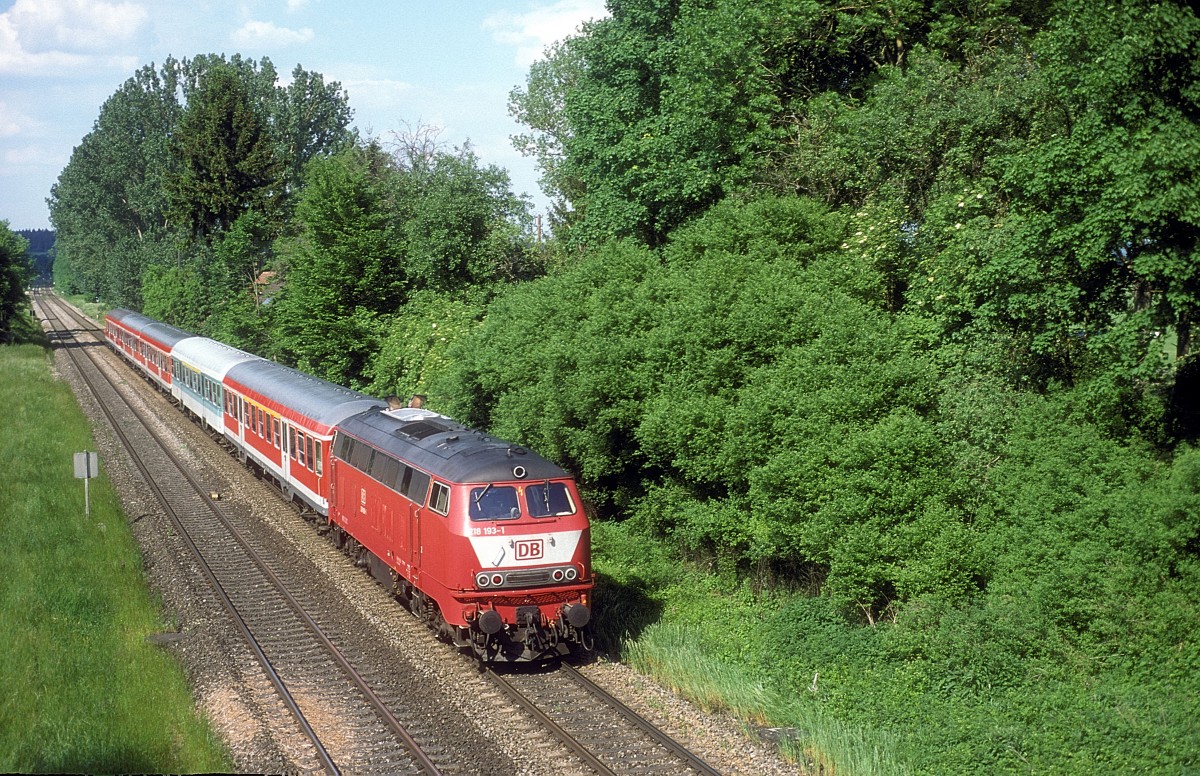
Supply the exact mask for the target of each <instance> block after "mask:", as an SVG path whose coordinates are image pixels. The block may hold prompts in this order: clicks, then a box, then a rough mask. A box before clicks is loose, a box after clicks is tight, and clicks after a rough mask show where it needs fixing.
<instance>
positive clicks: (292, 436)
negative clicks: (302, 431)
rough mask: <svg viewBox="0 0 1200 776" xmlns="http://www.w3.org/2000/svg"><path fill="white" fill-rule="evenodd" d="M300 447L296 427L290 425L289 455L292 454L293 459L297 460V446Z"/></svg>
mask: <svg viewBox="0 0 1200 776" xmlns="http://www.w3.org/2000/svg"><path fill="white" fill-rule="evenodd" d="M298 447H299V445H297V444H296V429H294V428H292V427H291V426H288V451H289V452H288V455H290V456H292V460H293V461H295V460H297V459H296V448H298Z"/></svg>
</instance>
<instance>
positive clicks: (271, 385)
mask: <svg viewBox="0 0 1200 776" xmlns="http://www.w3.org/2000/svg"><path fill="white" fill-rule="evenodd" d="M226 379H227V380H228V382H229V383H230V384H231V386H232V387H235V388H237V389H239V390H241V391H244V392H246V393H248V394H250V396H251V398H255V399H259V400H262V401H267V402H270V403H272V404H274V405H276V406H275V407H273V409H276V410H277V411H278V410H283V409H285V408H288V409H291V410H293V411H295V412H296V413H299V415H302V416H304V417H306V418H309V419H311V420H314V421H316V422H317V423H318V424H320V425H322V426H324V427H325V428H323V429H321V431H322V432H326V431H328V430H329V427H332V426H334V425H336V424H337V423H338V422H339V421H341V420H343V419H345V418H347V417H350V416H351V415H355V414H358V413H360V412H365V411H367V410H369V409H372V408H374V407H385V406H387V405H386V404H385V403H384V402H383V401H381V400H379V399H375V398H372V397H370V396H367V395H366V394H365V393H359V392H358V391H352V390H350V389H349V388H343V387H342V386H340V385H335V384H334V383H331V382H329V381H327V380H322V379H321V378H319V377H313V376H312V375H306V374H304V373H303V372H297V371H296V370H295V369H292V368H290V367H286V366H283V365H282V364H276V363H275V362H274V361H266V360H264V359H259V360H256V361H246V362H243V363H240V364H237V365H235V366H234V367H233V368H232V369H230V370H229V374H228V375H227V377H226Z"/></svg>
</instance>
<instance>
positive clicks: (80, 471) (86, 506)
mask: <svg viewBox="0 0 1200 776" xmlns="http://www.w3.org/2000/svg"><path fill="white" fill-rule="evenodd" d="M99 473H100V457H99V456H98V455H96V454H95V453H89V452H83V453H75V479H77V480H83V510H84V512H83V514H84V517H88V518H90V517H91V516H92V497H91V493H90V492H89V490H88V485H89V483H90V481H91V479H92V477H95V476H96V475H97V474H99Z"/></svg>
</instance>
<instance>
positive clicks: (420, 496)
mask: <svg viewBox="0 0 1200 776" xmlns="http://www.w3.org/2000/svg"><path fill="white" fill-rule="evenodd" d="M405 468H406V469H408V471H410V472H412V477H411V478H410V479H409V480H408V484H407V485H405V486H404V490H403V493H404V495H405V496H408V497H409V498H410V499H412V500H413V501H415V502H417V503H418V504H424V503H425V493H426V492H428V490H429V475H428V474H426V473H425V472H422V471H417V470H416V469H413V468H411V467H407V466H406V467H405ZM442 487H443V488H445V486H444V485H443V486H442ZM449 500H450V491H448V490H447V491H446V501H447V503H449Z"/></svg>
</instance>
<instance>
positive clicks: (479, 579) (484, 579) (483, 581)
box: [475, 573, 491, 587]
mask: <svg viewBox="0 0 1200 776" xmlns="http://www.w3.org/2000/svg"><path fill="white" fill-rule="evenodd" d="M475 584H476V586H478V587H487V586H488V585H490V584H491V580H490V579H488V575H487V574H486V573H480V574H476V575H475Z"/></svg>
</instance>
